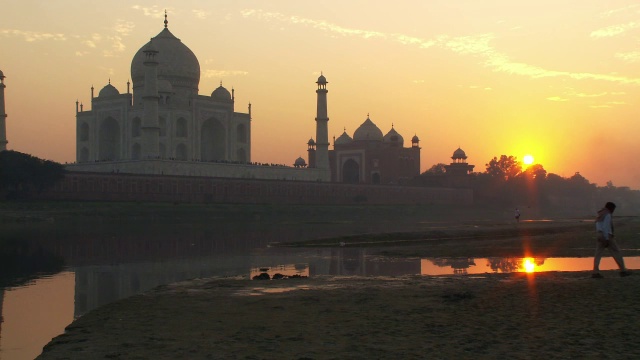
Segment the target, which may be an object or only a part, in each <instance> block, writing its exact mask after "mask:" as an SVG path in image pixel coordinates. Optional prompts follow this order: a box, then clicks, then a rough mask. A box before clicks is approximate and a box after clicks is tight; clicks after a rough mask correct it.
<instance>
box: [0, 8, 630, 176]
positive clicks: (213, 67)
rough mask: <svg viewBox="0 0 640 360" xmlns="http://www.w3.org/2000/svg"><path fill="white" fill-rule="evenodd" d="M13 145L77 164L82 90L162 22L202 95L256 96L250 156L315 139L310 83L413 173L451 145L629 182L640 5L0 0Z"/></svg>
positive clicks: (333, 124) (476, 161)
mask: <svg viewBox="0 0 640 360" xmlns="http://www.w3.org/2000/svg"><path fill="white" fill-rule="evenodd" d="M0 7H1V8H2V9H3V14H2V18H3V21H2V24H0V46H1V48H2V49H1V51H0V53H1V54H2V55H0V70H2V71H3V72H4V74H5V76H6V79H5V84H6V86H7V87H6V89H5V100H6V113H7V114H8V117H7V138H8V140H9V144H8V148H9V149H11V150H16V151H20V152H25V153H29V154H32V155H35V156H38V157H42V158H46V159H50V160H55V161H58V162H72V161H74V160H75V102H76V100H78V101H79V102H81V103H83V104H84V109H85V110H89V109H90V108H91V107H90V102H91V99H90V97H91V96H90V94H91V92H90V88H91V86H94V87H95V93H96V95H97V93H98V92H99V91H100V89H102V87H104V86H105V85H106V84H107V83H108V82H109V81H110V82H111V84H112V85H114V86H115V87H116V88H118V90H119V91H120V92H121V93H123V92H126V89H127V85H126V83H127V81H129V80H130V66H131V59H132V58H133V55H134V54H135V53H136V52H137V51H138V49H139V48H140V47H142V45H144V44H145V43H146V42H147V41H148V40H149V38H151V37H153V36H155V35H157V34H158V33H159V32H160V31H161V30H162V28H163V20H164V11H165V9H166V10H167V12H168V20H169V29H170V30H171V32H172V33H173V34H174V35H175V36H176V37H178V38H179V39H181V40H182V42H183V43H184V44H185V45H187V46H188V47H189V48H190V49H191V50H192V51H193V52H194V53H195V55H196V56H197V57H198V60H199V61H200V68H201V79H200V94H201V95H208V94H211V92H212V91H213V90H214V89H215V88H216V87H218V86H219V84H220V83H221V82H222V84H223V85H224V86H225V87H227V88H228V89H231V88H233V89H235V97H236V111H240V112H246V111H247V104H248V103H249V102H250V103H251V104H252V115H253V121H252V128H253V129H252V149H253V151H252V155H251V156H252V160H253V161H257V162H267V163H280V164H293V161H294V160H295V159H296V158H297V157H299V156H302V157H303V158H305V159H306V158H307V155H306V150H307V146H306V143H307V141H308V140H309V138H310V137H315V121H314V117H315V111H316V103H315V101H316V94H315V89H316V84H315V81H316V79H317V77H318V76H319V75H320V72H321V71H322V73H323V74H324V75H325V76H326V78H327V80H328V81H329V84H328V86H327V89H328V90H329V94H328V101H329V103H328V104H329V118H330V121H329V136H330V137H333V136H335V137H338V136H340V134H342V132H343V129H345V128H346V131H347V133H348V134H349V135H351V136H353V132H354V131H355V129H356V128H357V127H358V126H360V124H362V122H364V120H365V119H366V118H367V114H370V117H371V120H372V121H373V122H374V123H375V124H376V125H377V126H378V127H379V128H380V129H381V130H382V131H383V133H386V132H388V131H389V130H390V129H391V126H392V125H393V126H394V128H395V129H396V131H398V132H399V133H400V134H401V135H402V136H403V137H404V138H405V144H406V142H407V141H409V140H410V139H411V137H412V136H413V135H414V134H416V135H418V137H419V138H420V146H421V147H422V166H421V171H424V170H426V169H428V168H429V167H431V166H432V165H433V164H436V163H449V162H451V159H450V157H451V155H452V153H453V151H454V150H456V149H457V148H458V147H461V148H462V149H463V150H464V151H465V152H466V154H467V156H468V157H469V158H468V159H467V160H468V162H469V163H470V164H473V165H475V166H476V168H475V170H476V171H480V172H481V171H484V169H485V164H486V163H488V162H489V161H490V160H491V158H493V157H494V156H497V157H500V155H502V154H504V155H513V156H516V157H517V158H518V159H519V160H522V159H523V158H524V156H525V155H527V154H531V155H533V156H534V158H535V162H536V163H539V164H542V165H543V166H544V167H545V169H546V170H547V171H548V172H551V173H555V174H558V175H561V176H564V177H569V176H571V175H573V174H574V173H575V172H580V174H581V175H583V176H584V177H585V178H587V179H588V180H589V181H591V182H595V183H597V184H598V185H601V186H603V185H605V184H606V182H607V181H612V182H613V184H614V185H615V186H629V187H631V188H633V189H640V171H639V170H638V168H637V163H638V160H639V159H640V143H639V142H638V140H637V137H638V134H640V122H639V121H638V119H637V118H638V112H639V110H640V101H639V96H638V92H639V90H640V72H639V71H638V68H639V65H640V41H639V40H640V4H637V2H636V1H627V0H619V1H609V2H602V1H597V0H584V1H565V2H557V1H550V0H538V1H518V2H514V1H509V0H487V1H481V2H480V1H473V0H464V1H462V0H449V1H447V0H436V1H428V2H426V1H419V0H401V1H400V2H398V3H394V4H393V5H390V4H389V2H383V1H378V0H373V1H364V0H352V1H348V2H345V1H338V0H326V1H324V2H322V3H313V4H311V3H307V2H294V1H258V0H252V1H236V2H228V1H216V2H205V1H196V0H186V1H182V2H180V3H179V4H178V3H175V2H165V3H162V2H155V1H147V0H140V1H137V2H135V3H130V2H127V1H112V2H95V3H92V4H91V5H90V6H86V5H78V4H77V2H71V1H68V0H60V1H55V2H54V1H47V2H44V1H35V0H26V1H20V2H13V1H8V0H0Z"/></svg>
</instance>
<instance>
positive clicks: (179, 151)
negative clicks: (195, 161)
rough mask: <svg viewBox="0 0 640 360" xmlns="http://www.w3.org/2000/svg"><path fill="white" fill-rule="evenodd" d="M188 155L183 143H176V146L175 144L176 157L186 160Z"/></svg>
mask: <svg viewBox="0 0 640 360" xmlns="http://www.w3.org/2000/svg"><path fill="white" fill-rule="evenodd" d="M188 156H189V155H188V154H187V146H186V145H185V144H178V146H176V159H178V160H187V159H188V158H189V157H188Z"/></svg>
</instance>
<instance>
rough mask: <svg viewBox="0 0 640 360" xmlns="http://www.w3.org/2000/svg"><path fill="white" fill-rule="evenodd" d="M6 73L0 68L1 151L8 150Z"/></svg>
mask: <svg viewBox="0 0 640 360" xmlns="http://www.w3.org/2000/svg"><path fill="white" fill-rule="evenodd" d="M5 87H6V86H5V85H4V73H2V70H0V151H3V150H7V143H8V141H7V114H5V112H4V88H5Z"/></svg>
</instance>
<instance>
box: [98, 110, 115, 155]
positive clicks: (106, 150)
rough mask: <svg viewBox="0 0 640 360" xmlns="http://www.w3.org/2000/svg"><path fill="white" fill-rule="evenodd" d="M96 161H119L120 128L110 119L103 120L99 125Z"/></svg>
mask: <svg viewBox="0 0 640 360" xmlns="http://www.w3.org/2000/svg"><path fill="white" fill-rule="evenodd" d="M98 160H120V127H119V126H118V122H117V121H116V120H115V119H114V118H112V117H108V118H106V119H104V120H103V121H102V124H101V125H100V136H99V137H98Z"/></svg>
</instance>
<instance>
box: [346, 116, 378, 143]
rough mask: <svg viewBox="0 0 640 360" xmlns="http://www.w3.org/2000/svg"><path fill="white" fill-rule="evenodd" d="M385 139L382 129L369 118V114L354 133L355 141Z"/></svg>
mask: <svg viewBox="0 0 640 360" xmlns="http://www.w3.org/2000/svg"><path fill="white" fill-rule="evenodd" d="M383 139H384V137H383V136H382V131H380V129H379V128H378V127H377V126H376V124H374V123H373V121H371V119H369V116H367V120H365V121H364V122H363V123H362V125H360V127H359V128H357V129H356V131H355V132H354V133H353V140H355V141H367V140H369V141H372V140H373V141H382V140H383Z"/></svg>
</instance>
